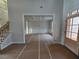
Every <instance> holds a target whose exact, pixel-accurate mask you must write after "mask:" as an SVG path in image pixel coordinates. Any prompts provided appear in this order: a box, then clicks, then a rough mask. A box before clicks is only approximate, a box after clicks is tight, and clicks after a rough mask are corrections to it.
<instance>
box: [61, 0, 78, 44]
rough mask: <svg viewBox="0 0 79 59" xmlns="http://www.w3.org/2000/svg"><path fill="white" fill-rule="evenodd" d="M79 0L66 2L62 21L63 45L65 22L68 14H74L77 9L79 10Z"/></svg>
mask: <svg viewBox="0 0 79 59" xmlns="http://www.w3.org/2000/svg"><path fill="white" fill-rule="evenodd" d="M78 5H79V0H64V6H63V7H64V8H63V20H62V37H61V39H62V43H63V44H64V28H65V20H66V16H67V14H68V12H72V11H74V10H76V9H79V6H78Z"/></svg>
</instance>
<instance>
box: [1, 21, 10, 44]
mask: <svg viewBox="0 0 79 59" xmlns="http://www.w3.org/2000/svg"><path fill="white" fill-rule="evenodd" d="M8 33H9V21H8V22H6V24H4V25H3V26H2V27H1V28H0V42H3V40H4V39H5V38H6V37H7V35H8Z"/></svg>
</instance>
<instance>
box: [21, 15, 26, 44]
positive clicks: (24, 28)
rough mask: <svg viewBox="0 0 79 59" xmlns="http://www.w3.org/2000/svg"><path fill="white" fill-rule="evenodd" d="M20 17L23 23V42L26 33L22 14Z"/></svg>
mask: <svg viewBox="0 0 79 59" xmlns="http://www.w3.org/2000/svg"><path fill="white" fill-rule="evenodd" d="M22 19H23V24H22V25H23V40H24V43H25V42H26V39H25V34H26V33H25V25H24V24H25V23H24V15H22Z"/></svg>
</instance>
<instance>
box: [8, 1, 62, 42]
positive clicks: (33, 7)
mask: <svg viewBox="0 0 79 59" xmlns="http://www.w3.org/2000/svg"><path fill="white" fill-rule="evenodd" d="M43 1H44V2H45V3H44V8H42V9H40V0H8V10H9V19H10V31H11V32H12V33H13V37H14V40H13V42H16V43H24V40H23V39H24V38H23V37H24V36H23V35H24V33H23V32H24V31H23V30H24V29H23V14H30V15H31V14H35V15H46V14H47V15H48V14H51V15H52V14H53V15H54V20H53V22H54V25H53V26H54V37H55V39H57V40H59V41H60V30H61V29H60V24H61V20H62V13H63V12H62V11H63V8H62V7H63V0H43Z"/></svg>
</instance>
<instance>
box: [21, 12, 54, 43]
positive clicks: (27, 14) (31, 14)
mask: <svg viewBox="0 0 79 59" xmlns="http://www.w3.org/2000/svg"><path fill="white" fill-rule="evenodd" d="M25 15H26V16H52V17H53V20H54V19H55V14H35V13H24V14H22V19H23V39H24V42H25V43H26V39H25V35H26V33H25V24H24V21H25V19H24V16H25Z"/></svg>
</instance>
